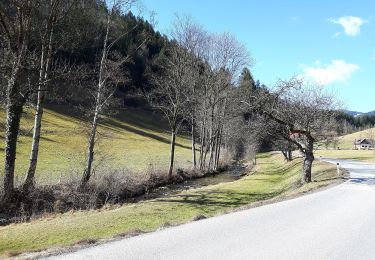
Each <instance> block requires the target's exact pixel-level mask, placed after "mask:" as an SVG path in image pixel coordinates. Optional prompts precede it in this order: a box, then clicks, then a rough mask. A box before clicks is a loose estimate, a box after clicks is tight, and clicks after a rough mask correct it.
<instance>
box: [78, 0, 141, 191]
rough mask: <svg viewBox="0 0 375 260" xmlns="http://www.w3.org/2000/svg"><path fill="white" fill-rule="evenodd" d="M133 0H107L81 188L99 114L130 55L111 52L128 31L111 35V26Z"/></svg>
mask: <svg viewBox="0 0 375 260" xmlns="http://www.w3.org/2000/svg"><path fill="white" fill-rule="evenodd" d="M134 2H135V0H113V1H108V5H109V8H110V9H109V10H108V13H107V17H106V24H105V36H104V40H103V49H102V52H101V57H100V62H99V68H98V78H97V84H96V85H97V88H96V98H95V108H94V112H93V118H92V122H91V129H90V133H89V139H88V147H87V160H86V167H85V170H84V172H83V176H82V181H81V188H82V187H84V186H85V185H86V184H87V182H88V181H89V180H90V177H91V171H92V164H93V161H94V148H95V139H96V133H97V127H98V120H99V115H100V113H101V112H102V111H103V109H104V108H105V106H107V105H108V101H109V100H110V99H111V98H112V96H113V94H114V92H115V90H116V86H117V84H118V83H119V80H120V78H121V75H120V73H119V68H120V66H121V65H122V64H124V63H125V62H126V61H127V60H128V59H129V57H130V56H129V55H128V56H126V57H121V56H119V54H118V53H114V52H111V50H112V47H113V46H114V44H115V43H116V42H117V41H118V40H119V39H121V38H122V37H123V36H125V35H126V34H128V33H129V31H126V32H124V33H122V34H120V35H118V36H115V37H113V36H112V35H111V27H112V24H113V22H114V19H115V17H116V15H118V14H119V13H122V12H124V11H125V12H126V11H127V10H130V8H131V6H132V5H133V3H134ZM142 45H143V43H142V44H140V45H139V47H140V46H142ZM139 47H138V48H139ZM110 56H111V57H110Z"/></svg>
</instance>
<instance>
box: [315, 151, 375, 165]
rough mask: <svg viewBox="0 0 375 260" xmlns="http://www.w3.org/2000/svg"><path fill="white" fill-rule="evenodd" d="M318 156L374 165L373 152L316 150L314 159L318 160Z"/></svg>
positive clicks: (374, 152)
mask: <svg viewBox="0 0 375 260" xmlns="http://www.w3.org/2000/svg"><path fill="white" fill-rule="evenodd" d="M318 156H323V157H329V158H338V159H353V160H360V161H366V162H373V163H375V151H374V150H317V151H316V152H315V157H317V158H318Z"/></svg>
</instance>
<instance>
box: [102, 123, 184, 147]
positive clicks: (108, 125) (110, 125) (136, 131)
mask: <svg viewBox="0 0 375 260" xmlns="http://www.w3.org/2000/svg"><path fill="white" fill-rule="evenodd" d="M101 126H103V127H106V128H108V129H110V130H111V131H116V132H118V133H122V132H121V131H119V130H116V129H115V128H114V127H116V128H119V129H122V130H125V131H128V132H132V133H134V134H137V135H141V136H144V137H148V138H151V139H154V140H157V141H159V142H162V143H166V144H169V143H170V140H169V139H168V138H165V137H162V136H159V135H157V134H153V133H149V132H146V131H143V130H141V129H137V128H134V127H131V126H129V125H124V124H121V123H119V122H116V121H115V120H112V119H108V120H106V121H104V122H102V123H101ZM176 146H178V147H181V148H185V149H191V147H190V146H186V145H183V144H180V143H178V142H176Z"/></svg>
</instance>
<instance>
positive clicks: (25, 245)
mask: <svg viewBox="0 0 375 260" xmlns="http://www.w3.org/2000/svg"><path fill="white" fill-rule="evenodd" d="M300 178H301V160H300V159H295V160H294V161H293V162H291V163H285V162H284V161H283V160H282V158H281V156H279V155H271V154H269V153H268V154H262V155H260V156H259V159H258V166H257V170H256V171H255V173H253V174H252V175H249V176H247V177H244V178H242V179H240V180H238V181H235V182H231V183H222V184H218V185H212V186H207V187H204V188H199V189H195V190H190V191H182V192H180V193H179V194H177V195H173V196H170V197H165V198H160V199H155V200H151V201H145V202H140V203H136V204H126V205H124V206H121V207H117V208H114V209H107V210H104V209H103V210H93V211H78V212H70V213H65V214H60V215H56V216H50V217H46V218H41V219H39V220H34V221H31V222H30V223H22V224H12V225H9V226H5V227H0V255H1V254H3V255H4V254H10V253H12V254H14V253H17V252H24V251H31V250H40V249H45V248H48V247H51V246H66V245H72V244H75V243H77V242H79V241H83V240H89V239H90V240H91V239H99V238H110V237H113V236H116V235H119V234H124V233H129V232H131V231H134V230H140V231H146V232H147V231H153V230H155V229H157V228H158V227H160V226H162V225H165V224H166V223H168V224H172V225H175V224H181V223H186V222H188V221H190V220H191V219H192V218H193V217H194V216H197V215H204V216H206V217H208V216H214V215H218V214H222V213H224V212H229V211H232V210H233V209H236V208H240V207H243V206H247V205H249V204H251V203H254V202H257V201H262V200H266V199H271V198H275V197H281V196H286V195H291V194H296V193H300V192H305V191H308V190H311V189H313V188H316V187H320V186H323V185H327V184H329V183H332V182H333V181H336V180H337V177H336V170H335V166H333V165H329V164H326V163H320V162H315V163H314V172H313V179H314V182H312V183H310V184H308V185H304V186H302V187H300V186H299V184H298V183H299V181H300Z"/></svg>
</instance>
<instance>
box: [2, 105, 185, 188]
mask: <svg viewBox="0 0 375 260" xmlns="http://www.w3.org/2000/svg"><path fill="white" fill-rule="evenodd" d="M0 119H1V123H0V138H1V140H0V152H1V153H0V178H1V179H2V175H3V172H4V170H3V165H4V153H3V150H4V120H5V113H4V111H0ZM32 126H33V111H32V110H31V109H28V110H26V112H25V114H24V116H23V118H22V121H21V136H20V138H19V145H18V151H17V167H16V179H18V180H19V181H20V180H22V179H23V176H24V174H25V171H26V169H27V165H28V157H29V152H30V147H31V136H32ZM87 129H88V128H87V123H85V122H84V121H82V120H81V119H79V118H78V117H75V116H74V115H73V113H71V112H70V111H69V108H67V107H61V106H54V107H50V108H49V109H47V110H46V111H45V114H44V117H43V126H42V133H43V134H42V140H41V145H40V158H39V163H38V168H37V180H38V182H42V183H48V182H56V181H57V180H59V179H60V178H63V179H66V178H68V177H70V176H73V177H77V176H80V175H81V172H82V169H83V166H84V162H85V153H86V142H87V134H86V133H87ZM167 129H168V127H167V124H166V121H165V120H163V118H161V117H159V116H157V115H155V114H152V113H150V112H145V111H132V110H123V111H121V112H120V113H119V114H118V115H117V116H115V117H114V118H111V119H110V118H107V119H106V120H105V121H103V122H102V123H101V125H100V126H99V129H98V132H99V140H98V144H97V149H96V151H95V156H96V161H95V168H96V171H97V172H98V171H101V170H104V169H105V170H108V169H125V168H126V169H129V170H131V171H135V172H137V171H142V170H146V169H147V168H148V167H167V165H168V158H169V138H170V137H169V134H168V132H167ZM190 154H191V150H190V142H189V140H188V139H187V138H183V137H178V138H177V147H176V161H177V165H176V167H179V166H180V167H182V166H187V167H188V166H189V165H190V163H189V160H190ZM151 165H152V166H151Z"/></svg>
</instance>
